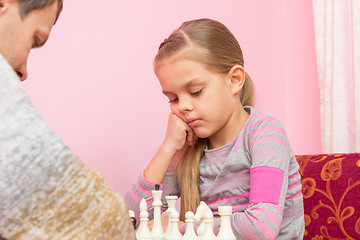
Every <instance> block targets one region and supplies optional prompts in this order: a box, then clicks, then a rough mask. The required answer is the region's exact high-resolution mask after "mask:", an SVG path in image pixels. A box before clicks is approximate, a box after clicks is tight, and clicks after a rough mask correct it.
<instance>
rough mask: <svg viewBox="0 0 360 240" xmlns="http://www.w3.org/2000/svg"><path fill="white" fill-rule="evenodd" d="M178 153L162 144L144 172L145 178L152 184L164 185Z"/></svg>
mask: <svg viewBox="0 0 360 240" xmlns="http://www.w3.org/2000/svg"><path fill="white" fill-rule="evenodd" d="M175 154H176V151H173V150H171V148H170V147H168V146H167V145H166V144H164V143H163V144H162V145H161V146H160V148H159V150H158V151H157V152H156V154H155V156H154V157H153V158H152V160H151V161H150V163H149V164H148V166H147V167H146V168H145V171H144V178H145V179H146V180H147V181H149V182H151V183H162V182H163V180H164V178H165V175H166V173H167V171H168V169H169V167H170V165H171V162H172V160H173V158H174V157H175Z"/></svg>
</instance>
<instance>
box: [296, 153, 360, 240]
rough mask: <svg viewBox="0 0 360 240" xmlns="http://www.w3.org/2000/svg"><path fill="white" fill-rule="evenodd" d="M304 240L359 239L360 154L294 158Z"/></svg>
mask: <svg viewBox="0 0 360 240" xmlns="http://www.w3.org/2000/svg"><path fill="white" fill-rule="evenodd" d="M296 158H297V161H298V163H299V165H300V174H301V177H302V180H301V183H302V193H303V197H304V211H305V234H304V239H312V240H318V239H319V240H320V239H360V153H353V154H322V155H300V156H296Z"/></svg>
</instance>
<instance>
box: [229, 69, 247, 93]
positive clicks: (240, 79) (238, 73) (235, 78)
mask: <svg viewBox="0 0 360 240" xmlns="http://www.w3.org/2000/svg"><path fill="white" fill-rule="evenodd" d="M229 77H230V80H231V92H232V93H233V94H237V93H239V92H240V91H241V89H242V88H243V86H244V83H245V70H244V68H243V67H242V66H240V65H235V66H233V67H232V68H231V70H230V72H229Z"/></svg>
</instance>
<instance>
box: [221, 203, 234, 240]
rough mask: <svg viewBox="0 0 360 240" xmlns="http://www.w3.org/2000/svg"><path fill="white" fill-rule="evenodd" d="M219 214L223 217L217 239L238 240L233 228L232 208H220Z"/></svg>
mask: <svg viewBox="0 0 360 240" xmlns="http://www.w3.org/2000/svg"><path fill="white" fill-rule="evenodd" d="M218 210H219V214H220V216H221V223H220V229H219V233H218V235H217V238H218V239H219V240H236V237H235V235H234V233H233V231H232V227H231V219H230V217H231V214H232V206H220V207H218Z"/></svg>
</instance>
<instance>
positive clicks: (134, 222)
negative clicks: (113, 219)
mask: <svg viewBox="0 0 360 240" xmlns="http://www.w3.org/2000/svg"><path fill="white" fill-rule="evenodd" d="M129 216H130V219H131V222H132V224H133V225H134V229H136V218H135V213H134V211H133V210H129Z"/></svg>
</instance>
